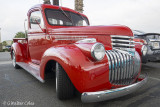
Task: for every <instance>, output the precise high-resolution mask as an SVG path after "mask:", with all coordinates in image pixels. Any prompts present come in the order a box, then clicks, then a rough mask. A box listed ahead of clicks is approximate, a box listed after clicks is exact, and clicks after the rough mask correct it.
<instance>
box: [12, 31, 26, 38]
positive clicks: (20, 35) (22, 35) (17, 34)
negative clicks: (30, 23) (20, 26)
mask: <svg viewBox="0 0 160 107" xmlns="http://www.w3.org/2000/svg"><path fill="white" fill-rule="evenodd" d="M14 38H25V33H24V32H17V33H16V35H15V37H14Z"/></svg>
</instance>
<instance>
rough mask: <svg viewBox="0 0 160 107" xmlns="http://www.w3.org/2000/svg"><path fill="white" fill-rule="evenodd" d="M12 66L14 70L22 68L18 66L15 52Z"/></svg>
mask: <svg viewBox="0 0 160 107" xmlns="http://www.w3.org/2000/svg"><path fill="white" fill-rule="evenodd" d="M12 64H13V66H14V68H16V69H19V68H20V66H19V65H17V64H16V56H15V53H14V51H13V52H12Z"/></svg>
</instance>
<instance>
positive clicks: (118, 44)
mask: <svg viewBox="0 0 160 107" xmlns="http://www.w3.org/2000/svg"><path fill="white" fill-rule="evenodd" d="M111 44H112V45H116V46H129V47H135V44H122V43H111Z"/></svg>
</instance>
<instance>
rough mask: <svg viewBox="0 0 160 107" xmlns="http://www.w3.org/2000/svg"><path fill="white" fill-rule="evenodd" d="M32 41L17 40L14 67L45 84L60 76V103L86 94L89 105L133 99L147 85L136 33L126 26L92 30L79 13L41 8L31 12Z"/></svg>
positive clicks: (94, 28)
mask: <svg viewBox="0 0 160 107" xmlns="http://www.w3.org/2000/svg"><path fill="white" fill-rule="evenodd" d="M28 20H29V21H28V25H29V27H28V38H25V39H16V38H15V39H14V40H13V41H14V43H13V45H12V49H11V56H12V60H13V66H14V67H15V68H19V66H21V67H22V68H24V69H25V70H27V71H28V72H29V73H31V74H32V75H33V76H35V77H36V78H37V79H38V80H40V81H41V82H45V79H46V75H48V74H50V73H52V72H54V73H55V74H56V92H57V97H58V98H59V99H61V100H62V99H68V98H71V97H73V96H74V91H75V90H78V91H79V92H80V93H82V96H81V98H82V101H83V102H98V101H103V100H108V99H113V98H116V97H120V96H124V95H127V94H129V93H131V92H133V91H135V90H137V89H138V88H139V87H141V86H142V85H143V84H144V83H145V82H146V78H140V77H139V75H140V71H141V59H140V56H139V54H138V53H137V52H136V51H135V45H134V42H133V38H134V37H133V33H132V31H131V29H129V28H128V27H126V26H89V21H88V18H87V17H86V16H85V15H84V14H81V13H79V12H76V11H74V10H71V9H68V8H64V7H58V6H53V5H45V4H43V5H36V6H34V7H32V8H31V9H30V10H29V12H28Z"/></svg>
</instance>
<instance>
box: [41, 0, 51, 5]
mask: <svg viewBox="0 0 160 107" xmlns="http://www.w3.org/2000/svg"><path fill="white" fill-rule="evenodd" d="M43 4H51V2H50V0H43Z"/></svg>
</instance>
